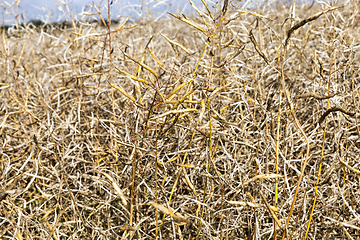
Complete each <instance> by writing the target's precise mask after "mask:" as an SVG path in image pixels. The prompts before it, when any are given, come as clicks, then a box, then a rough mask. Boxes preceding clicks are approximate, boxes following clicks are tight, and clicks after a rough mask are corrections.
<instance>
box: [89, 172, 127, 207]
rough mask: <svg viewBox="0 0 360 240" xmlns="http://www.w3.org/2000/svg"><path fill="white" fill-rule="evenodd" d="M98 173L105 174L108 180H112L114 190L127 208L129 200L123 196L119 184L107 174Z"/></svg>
mask: <svg viewBox="0 0 360 240" xmlns="http://www.w3.org/2000/svg"><path fill="white" fill-rule="evenodd" d="M96 172H98V173H101V174H103V175H104V176H105V177H106V178H107V179H109V180H110V182H111V184H112V186H113V188H114V189H115V191H116V193H117V194H118V196H119V197H120V199H121V201H122V203H123V205H124V206H126V205H127V199H126V197H125V195H124V194H123V192H122V191H121V189H120V187H119V185H118V184H117V182H116V181H115V180H114V179H113V178H112V177H111V176H110V175H109V174H107V173H106V172H102V171H96Z"/></svg>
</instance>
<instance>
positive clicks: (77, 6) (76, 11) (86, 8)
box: [0, 0, 216, 24]
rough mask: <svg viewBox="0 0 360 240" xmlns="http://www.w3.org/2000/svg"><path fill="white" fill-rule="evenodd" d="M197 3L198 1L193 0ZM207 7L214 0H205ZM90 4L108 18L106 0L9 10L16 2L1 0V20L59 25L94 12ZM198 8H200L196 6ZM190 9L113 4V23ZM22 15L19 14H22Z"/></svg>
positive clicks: (28, 0)
mask: <svg viewBox="0 0 360 240" xmlns="http://www.w3.org/2000/svg"><path fill="white" fill-rule="evenodd" d="M193 1H194V2H195V3H199V2H200V0H193ZM206 1H207V2H208V3H209V4H211V2H215V1H216V0H206ZM93 2H94V3H95V4H96V5H97V6H99V5H100V6H101V8H102V9H103V16H105V15H106V16H107V4H108V1H107V0H103V1H101V0H19V4H18V7H17V6H16V4H15V5H14V6H12V7H10V6H11V5H12V4H13V3H16V0H0V4H1V5H3V6H5V8H6V9H7V11H6V13H5V12H4V10H3V12H2V15H3V16H4V15H5V16H4V18H3V16H2V19H5V22H6V24H13V23H14V13H18V14H19V16H24V18H21V17H19V18H18V20H19V21H20V22H23V19H25V21H26V22H28V21H30V20H42V21H44V22H59V21H63V20H65V19H64V16H65V18H70V15H71V14H70V12H72V13H73V15H74V16H75V19H76V18H80V17H81V15H80V13H81V12H83V13H91V12H96V10H95V9H94V7H93V6H92V5H93ZM198 5H199V4H198ZM145 6H146V7H145ZM191 8H192V7H191V6H190V4H189V1H188V0H113V4H112V5H111V9H112V15H111V18H112V19H118V20H121V19H120V18H121V16H123V17H124V16H129V15H131V16H132V17H133V18H139V17H141V16H145V15H146V14H145V12H146V9H148V10H149V11H151V12H152V13H155V14H156V16H158V17H159V16H161V15H166V12H167V11H168V12H172V13H176V12H177V9H178V10H179V11H180V12H187V11H190V9H191ZM16 9H17V10H16ZM21 13H22V14H21Z"/></svg>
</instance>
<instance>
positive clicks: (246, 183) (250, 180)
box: [243, 173, 282, 187]
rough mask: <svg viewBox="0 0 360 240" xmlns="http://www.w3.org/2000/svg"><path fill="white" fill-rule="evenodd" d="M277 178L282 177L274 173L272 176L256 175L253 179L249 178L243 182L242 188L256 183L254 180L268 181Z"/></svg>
mask: <svg viewBox="0 0 360 240" xmlns="http://www.w3.org/2000/svg"><path fill="white" fill-rule="evenodd" d="M278 177H282V175H280V174H274V173H272V174H260V175H257V176H255V177H253V178H250V179H249V180H247V181H246V182H244V184H243V185H244V187H245V186H246V185H248V184H249V183H251V182H254V181H256V180H258V179H269V178H278Z"/></svg>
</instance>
